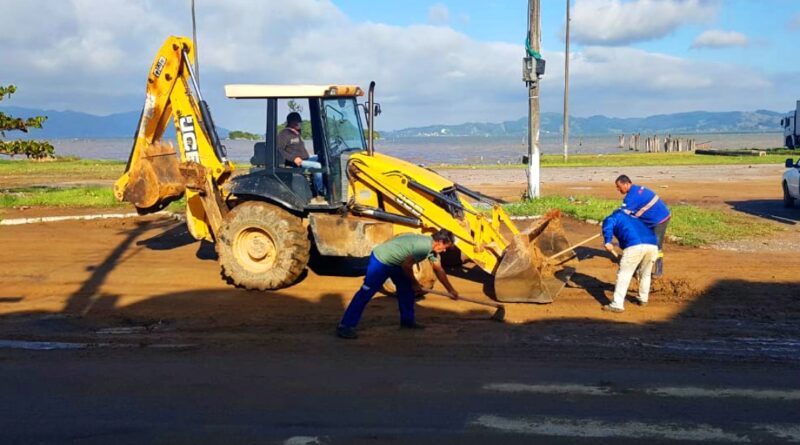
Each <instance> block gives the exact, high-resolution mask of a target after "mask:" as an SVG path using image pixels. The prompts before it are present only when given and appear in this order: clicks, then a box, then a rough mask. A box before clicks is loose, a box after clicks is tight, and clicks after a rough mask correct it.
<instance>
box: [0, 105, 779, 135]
mask: <svg viewBox="0 0 800 445" xmlns="http://www.w3.org/2000/svg"><path fill="white" fill-rule="evenodd" d="M0 112H4V113H6V114H10V115H12V116H15V117H22V118H25V117H30V116H47V117H48V119H47V121H46V122H45V123H44V128H42V129H33V130H31V131H30V132H29V133H28V134H27V135H25V134H23V133H20V132H16V131H15V132H7V133H6V137H9V138H16V137H24V138H33V139H61V138H117V137H133V135H134V133H135V131H136V125H137V122H138V121H139V114H140V112H139V111H130V112H125V113H116V114H110V115H107V116H96V115H92V114H87V113H81V112H77V111H55V110H40V109H33V108H23V107H0ZM783 115H784V114H783V113H778V112H775V111H768V110H756V111H728V112H708V111H692V112H687V113H674V114H659V115H654V116H648V117H632V118H616V117H607V116H602V115H597V116H590V117H574V116H570V119H569V127H570V133H571V134H572V135H603V134H620V133H625V134H631V133H644V134H650V133H662V134H663V133H678V134H686V133H734V132H745V133H746V132H754V133H755V132H771V131H775V132H778V131H781V127H780V124H779V122H780V119H781V117H782V116H783ZM561 124H562V115H561V114H560V113H542V115H541V132H542V134H543V135H546V134H560V133H561ZM167 128H168V130H167V136H168V137H171V136H172V135H174V129H173V128H172V126H171V125H170V126H168V127H167ZM527 130H528V119H527V117H522V118H519V119H517V120H515V121H506V122H501V123H485V122H470V123H464V124H458V125H429V126H425V127H414V128H405V129H402V130H396V131H381V137H382V138H384V139H393V138H404V137H420V136H439V137H443V136H482V137H502V136H524V135H525V134H527ZM217 133H219V136H220V137H221V138H226V137H227V135H228V133H229V131H228V130H227V129H225V128H222V127H217Z"/></svg>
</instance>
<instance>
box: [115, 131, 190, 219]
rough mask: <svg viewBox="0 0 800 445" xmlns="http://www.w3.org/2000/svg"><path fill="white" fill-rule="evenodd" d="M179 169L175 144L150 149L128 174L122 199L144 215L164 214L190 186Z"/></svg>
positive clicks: (144, 152) (145, 151) (150, 147)
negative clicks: (159, 211) (165, 208)
mask: <svg viewBox="0 0 800 445" xmlns="http://www.w3.org/2000/svg"><path fill="white" fill-rule="evenodd" d="M178 166H179V162H178V157H177V155H176V154H175V148H173V147H172V145H171V144H169V145H168V144H162V143H155V144H151V145H148V146H147V147H146V148H145V149H144V151H143V153H142V156H140V157H139V159H137V160H136V162H135V163H134V164H133V165H132V166H131V168H130V171H129V172H128V183H127V185H126V186H125V190H124V191H123V194H122V199H123V200H125V201H128V202H130V203H132V204H133V205H134V206H136V208H137V210H139V212H140V213H150V212H152V211H158V210H161V209H162V208H164V207H165V206H166V205H167V204H169V203H170V202H172V201H174V200H176V199H180V197H181V196H183V192H184V191H185V190H186V186H185V181H184V179H183V176H182V175H181V173H180V170H179V168H178Z"/></svg>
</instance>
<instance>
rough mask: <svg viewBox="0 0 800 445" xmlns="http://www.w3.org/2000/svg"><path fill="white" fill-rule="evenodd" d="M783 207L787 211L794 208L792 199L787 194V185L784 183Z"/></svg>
mask: <svg viewBox="0 0 800 445" xmlns="http://www.w3.org/2000/svg"><path fill="white" fill-rule="evenodd" d="M783 206H784V207H786V208H788V209H791V208H792V207H794V198H792V195H791V194H790V193H789V185H788V184H786V181H784V182H783Z"/></svg>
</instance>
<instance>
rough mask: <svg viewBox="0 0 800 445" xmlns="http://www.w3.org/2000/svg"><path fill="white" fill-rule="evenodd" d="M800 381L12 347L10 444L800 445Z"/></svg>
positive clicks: (290, 350) (618, 365)
mask: <svg viewBox="0 0 800 445" xmlns="http://www.w3.org/2000/svg"><path fill="white" fill-rule="evenodd" d="M334 345H335V344H334ZM798 377H800V369H799V368H798V366H797V365H796V364H787V363H763V364H759V363H752V362H749V363H736V362H734V361H730V362H719V361H709V362H705V363H704V362H703V361H699V362H689V363H684V362H681V361H680V360H675V361H672V360H666V361H663V362H661V363H653V362H652V360H650V361H648V362H640V361H637V360H635V359H634V360H602V359H592V360H588V361H583V360H570V361H557V360H542V359H541V358H527V357H526V356H525V355H524V354H519V353H518V352H514V353H513V354H509V355H504V354H503V353H502V351H500V352H498V353H497V354H495V355H494V356H492V357H486V358H465V357H463V356H460V355H459V354H457V353H454V354H453V355H452V356H447V354H446V353H442V352H441V351H439V352H437V353H436V354H433V353H425V352H420V351H419V350H415V351H410V352H408V353H397V352H392V353H389V354H387V353H385V352H376V351H372V350H370V349H369V348H365V347H363V346H360V345H357V344H355V345H354V344H353V343H347V344H342V345H340V346H338V347H333V348H329V349H327V350H318V348H316V347H312V348H309V350H304V349H303V346H302V345H283V346H281V347H277V348H276V347H273V346H263V345H262V346H252V347H251V346H248V347H237V346H235V345H234V346H222V347H208V346H197V347H189V348H186V349H167V350H164V349H157V348H120V347H119V346H116V347H110V348H96V349H87V350H56V351H25V350H14V349H3V350H0V392H1V393H2V395H3V396H2V397H3V398H2V400H3V402H2V404H0V443H9V444H28V443H36V444H62V443H69V444H110V443H114V444H134V443H135V444H142V443H164V444H184V443H185V444H206V443H231V444H234V443H236V444H240V443H242V444H250V443H252V444H269V443H275V444H292V445H296V444H313V443H322V444H327V443H343V444H344V443H346V444H352V443H398V444H399V443H404V444H406V443H414V444H417V443H437V444H440V443H467V444H468V443H503V444H508V443H512V444H513V443H526V444H530V443H643V442H645V441H646V442H648V443H685V442H692V441H697V442H710V443H784V442H785V443H792V442H795V443H797V442H800V409H798V406H800V378H798Z"/></svg>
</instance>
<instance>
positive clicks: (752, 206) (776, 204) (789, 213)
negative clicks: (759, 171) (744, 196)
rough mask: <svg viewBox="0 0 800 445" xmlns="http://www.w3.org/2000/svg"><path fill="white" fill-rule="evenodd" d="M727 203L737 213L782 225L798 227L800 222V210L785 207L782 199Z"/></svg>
mask: <svg viewBox="0 0 800 445" xmlns="http://www.w3.org/2000/svg"><path fill="white" fill-rule="evenodd" d="M725 203H726V204H728V205H730V206H731V208H732V209H733V210H736V211H737V212H742V213H746V214H748V215H753V216H757V217H759V218H763V219H768V220H770V221H775V222H778V223H781V224H788V225H796V224H797V223H798V222H800V209H798V208H787V207H784V206H783V200H781V199H751V200H747V201H726V202H725Z"/></svg>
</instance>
